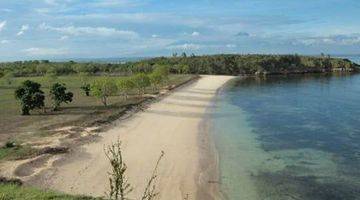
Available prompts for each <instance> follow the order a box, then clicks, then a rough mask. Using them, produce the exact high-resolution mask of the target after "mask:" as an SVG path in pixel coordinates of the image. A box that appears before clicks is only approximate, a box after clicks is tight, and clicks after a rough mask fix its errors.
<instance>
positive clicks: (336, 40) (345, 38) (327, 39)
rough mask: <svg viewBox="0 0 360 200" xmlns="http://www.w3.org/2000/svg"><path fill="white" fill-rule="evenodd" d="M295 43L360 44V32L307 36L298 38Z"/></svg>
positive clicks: (308, 44)
mask: <svg viewBox="0 0 360 200" xmlns="http://www.w3.org/2000/svg"><path fill="white" fill-rule="evenodd" d="M293 44H295V45H297V44H303V45H306V46H312V45H357V44H360V34H349V35H331V36H319V37H305V38H300V39H296V40H295V41H294V42H293Z"/></svg>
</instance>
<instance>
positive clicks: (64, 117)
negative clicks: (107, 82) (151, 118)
mask: <svg viewBox="0 0 360 200" xmlns="http://www.w3.org/2000/svg"><path fill="white" fill-rule="evenodd" d="M193 77H194V76H192V75H170V76H169V81H168V82H167V84H168V85H177V84H180V83H183V82H185V81H188V80H190V79H191V78H193ZM98 78H101V77H99V76H92V77H88V78H87V81H88V82H90V83H91V82H92V81H94V80H95V79H98ZM110 78H112V79H121V78H122V77H110ZM25 80H33V81H36V82H39V83H40V84H42V90H43V91H44V92H45V93H46V107H47V109H46V113H44V112H43V111H42V110H39V111H32V112H31V115H30V116H22V115H21V111H20V106H19V102H18V101H17V100H16V99H15V97H14V91H15V89H16V88H17V87H18V86H19V85H20V84H21V83H22V82H23V81H25ZM82 80H83V78H81V77H79V76H60V77H57V78H56V79H54V80H51V81H50V80H49V78H47V77H21V78H14V79H13V80H12V81H11V84H8V82H7V81H5V80H1V79H0V127H1V129H0V146H2V145H3V144H5V143H6V142H7V141H18V143H22V142H26V141H27V140H30V139H34V138H36V137H42V136H48V135H49V134H51V133H52V132H53V130H54V129H56V128H61V127H64V126H79V127H89V126H100V125H101V124H102V123H107V122H111V121H113V120H115V119H117V118H118V117H119V116H120V115H121V114H122V113H123V112H124V111H125V110H126V108H127V107H128V106H129V105H134V104H135V105H136V104H138V103H139V102H142V101H143V100H144V98H143V97H139V96H137V95H136V96H135V95H134V96H132V97H130V98H129V99H128V100H126V101H124V99H123V98H122V97H121V96H119V95H118V96H113V97H110V98H109V106H108V107H104V106H103V105H102V103H101V102H100V100H99V99H97V98H95V97H92V96H89V97H87V96H85V95H84V94H83V92H82V91H81V89H80V87H81V85H82ZM51 82H61V83H65V84H66V86H67V88H68V90H69V91H71V92H73V93H74V98H73V102H71V103H69V104H63V105H62V108H61V110H60V111H56V112H54V111H51V109H50V107H51V102H50V101H49V99H50V98H49V97H48V95H49V85H50V83H51ZM153 92H156V91H153V89H152V88H148V89H147V93H153ZM17 148H18V149H16V148H11V150H9V149H8V148H0V160H1V159H5V158H12V159H18V158H19V157H22V156H25V157H26V155H27V154H26V153H24V152H35V151H34V150H32V149H31V147H21V148H20V147H17Z"/></svg>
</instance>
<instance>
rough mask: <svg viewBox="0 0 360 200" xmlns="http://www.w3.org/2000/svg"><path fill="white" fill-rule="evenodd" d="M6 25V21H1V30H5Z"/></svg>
mask: <svg viewBox="0 0 360 200" xmlns="http://www.w3.org/2000/svg"><path fill="white" fill-rule="evenodd" d="M5 26H6V21H2V22H0V31H2V30H4V28H5Z"/></svg>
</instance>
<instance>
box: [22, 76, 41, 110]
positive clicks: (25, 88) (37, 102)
mask: <svg viewBox="0 0 360 200" xmlns="http://www.w3.org/2000/svg"><path fill="white" fill-rule="evenodd" d="M40 87H41V85H40V84H39V83H36V82H33V81H30V80H26V81H24V82H23V83H22V84H21V86H20V87H19V88H17V89H16V90H15V98H16V99H18V100H20V103H21V111H22V115H30V110H33V109H35V108H43V107H44V105H45V104H44V100H45V95H44V92H43V91H41V90H40Z"/></svg>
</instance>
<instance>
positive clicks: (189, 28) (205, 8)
mask: <svg viewBox="0 0 360 200" xmlns="http://www.w3.org/2000/svg"><path fill="white" fill-rule="evenodd" d="M359 10H360V1H359V0H222V1H220V0H181V1H177V0H11V1H9V0H0V61H13V60H29V59H71V58H114V57H149V56H170V55H172V54H173V53H175V52H177V53H181V52H186V53H194V54H196V55H200V54H216V53H242V54H244V53H265V54H288V53H291V54H292V53H298V54H320V53H321V52H323V53H326V54H360V21H359V19H360V12H359Z"/></svg>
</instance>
